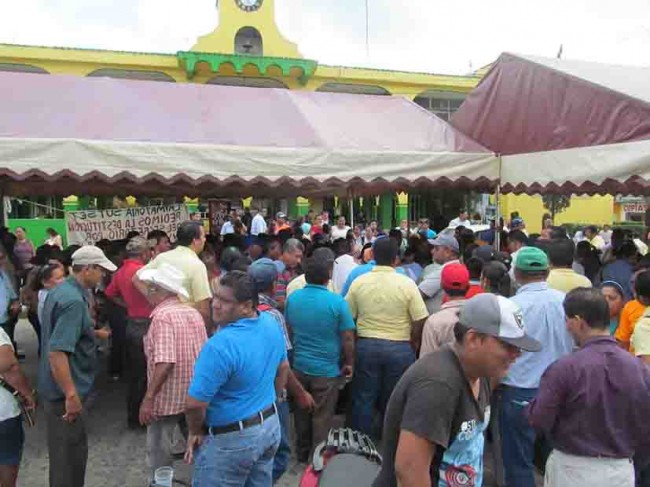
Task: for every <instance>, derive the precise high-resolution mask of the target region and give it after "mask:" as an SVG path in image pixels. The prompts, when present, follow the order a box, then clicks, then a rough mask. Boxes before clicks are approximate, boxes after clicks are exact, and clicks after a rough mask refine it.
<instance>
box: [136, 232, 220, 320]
mask: <svg viewBox="0 0 650 487" xmlns="http://www.w3.org/2000/svg"><path fill="white" fill-rule="evenodd" d="M204 247H205V230H204V228H203V225H202V224H201V222H198V221H191V220H190V221H186V222H183V223H181V224H180V226H179V227H178V230H177V232H176V247H175V248H174V249H173V250H169V251H167V252H165V253H162V254H160V255H158V256H156V258H155V259H153V260H152V261H151V262H149V263H148V264H147V265H146V266H145V267H144V269H158V268H159V267H160V266H161V265H163V264H168V265H171V266H173V267H175V268H176V269H178V270H179V271H181V272H182V273H183V275H184V276H185V279H184V281H183V287H184V288H185V289H187V291H188V293H189V295H190V297H189V299H188V300H187V301H188V302H190V303H192V306H193V307H194V308H196V309H197V310H199V312H200V313H201V315H202V316H203V319H204V320H206V323H207V322H208V321H209V319H210V299H211V298H212V291H211V290H210V281H209V280H208V270H207V268H206V267H205V264H204V263H203V261H201V259H199V255H198V254H200V253H201V252H202V251H203V248H204ZM133 284H134V285H135V286H136V288H137V289H138V290H139V291H140V292H141V293H142V294H144V295H145V296H146V295H147V285H146V283H143V282H142V281H140V279H139V278H138V277H137V274H136V275H135V276H134V278H133Z"/></svg>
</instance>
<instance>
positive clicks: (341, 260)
mask: <svg viewBox="0 0 650 487" xmlns="http://www.w3.org/2000/svg"><path fill="white" fill-rule="evenodd" d="M357 265H359V264H357V263H356V262H355V261H354V257H352V256H351V255H348V254H345V255H342V256H340V257H338V258H337V259H336V260H335V261H334V270H333V271H332V284H333V285H334V292H335V293H340V292H341V291H342V290H343V286H345V281H347V279H348V276H349V275H350V272H352V269H354V268H355V267H357Z"/></svg>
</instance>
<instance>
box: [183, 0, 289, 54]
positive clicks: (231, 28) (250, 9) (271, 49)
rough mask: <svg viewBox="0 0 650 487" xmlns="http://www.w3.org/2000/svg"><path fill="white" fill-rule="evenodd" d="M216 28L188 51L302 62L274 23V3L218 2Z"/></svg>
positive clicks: (254, 0)
mask: <svg viewBox="0 0 650 487" xmlns="http://www.w3.org/2000/svg"><path fill="white" fill-rule="evenodd" d="M217 8H218V9H219V25H218V26H217V28H216V29H215V30H214V31H213V32H211V33H210V34H207V35H205V36H202V37H199V39H198V41H197V43H196V44H195V45H194V46H193V47H192V49H191V51H194V52H203V53H221V54H242V55H251V56H260V57H261V56H266V57H284V58H293V59H301V58H302V56H301V55H300V52H299V51H298V47H297V46H296V44H294V43H293V42H290V41H288V40H287V39H285V37H284V36H283V35H282V34H281V32H280V30H279V29H278V26H277V24H276V23H275V0H218V2H217Z"/></svg>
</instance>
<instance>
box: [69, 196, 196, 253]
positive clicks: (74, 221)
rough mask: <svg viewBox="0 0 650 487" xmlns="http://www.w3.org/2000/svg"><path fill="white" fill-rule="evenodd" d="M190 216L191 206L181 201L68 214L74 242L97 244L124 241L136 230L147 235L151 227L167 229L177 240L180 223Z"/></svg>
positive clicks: (71, 242)
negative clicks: (100, 241) (103, 240)
mask: <svg viewBox="0 0 650 487" xmlns="http://www.w3.org/2000/svg"><path fill="white" fill-rule="evenodd" d="M189 219H190V215H189V211H188V210H187V206H185V205H181V204H178V205H165V206H142V207H138V208H115V209H112V210H80V211H67V212H66V213H65V224H66V228H67V230H68V244H70V245H74V244H77V245H94V244H95V243H97V242H98V241H99V240H102V239H108V240H121V239H124V238H126V236H127V234H128V233H129V232H134V231H135V232H138V233H140V235H142V236H143V237H146V236H147V233H149V232H150V231H151V230H164V231H165V232H167V235H169V237H170V238H171V239H172V240H174V239H175V238H176V230H177V229H178V226H179V225H180V224H181V223H183V222H184V221H187V220H189Z"/></svg>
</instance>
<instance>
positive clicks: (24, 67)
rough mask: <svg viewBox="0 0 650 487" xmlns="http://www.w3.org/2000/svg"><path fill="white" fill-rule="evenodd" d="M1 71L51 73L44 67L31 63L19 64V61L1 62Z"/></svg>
mask: <svg viewBox="0 0 650 487" xmlns="http://www.w3.org/2000/svg"><path fill="white" fill-rule="evenodd" d="M0 71H9V72H14V73H39V74H49V73H48V72H47V71H46V70H44V69H43V68H39V67H38V66H32V65H31V64H17V63H0Z"/></svg>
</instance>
